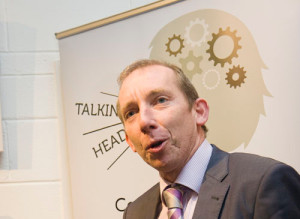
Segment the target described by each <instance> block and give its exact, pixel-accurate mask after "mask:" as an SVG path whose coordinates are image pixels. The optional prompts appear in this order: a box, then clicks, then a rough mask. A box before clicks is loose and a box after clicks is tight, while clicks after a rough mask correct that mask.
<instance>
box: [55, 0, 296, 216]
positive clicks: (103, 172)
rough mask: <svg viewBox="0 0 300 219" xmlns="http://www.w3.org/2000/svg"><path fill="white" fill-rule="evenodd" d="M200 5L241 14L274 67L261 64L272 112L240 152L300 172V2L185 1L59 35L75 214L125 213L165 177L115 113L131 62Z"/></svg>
mask: <svg viewBox="0 0 300 219" xmlns="http://www.w3.org/2000/svg"><path fill="white" fill-rule="evenodd" d="M201 9H216V10H221V11H223V12H226V13H229V14H231V15H233V16H235V17H236V18H237V19H239V20H240V21H241V22H242V23H243V24H244V25H245V26H246V27H247V28H248V30H249V32H250V33H251V34H252V36H253V38H254V41H255V43H256V45H257V49H258V52H259V54H260V56H261V58H262V60H263V61H264V63H265V64H266V66H267V67H268V68H267V69H263V70H262V77H263V81H264V83H265V86H266V88H267V90H268V91H269V92H270V94H271V95H272V97H268V96H264V97H263V102H264V107H265V115H266V116H262V115H261V116H260V117H259V122H258V124H257V128H256V130H255V132H254V134H253V136H252V138H251V140H250V142H249V144H248V146H247V147H246V148H245V147H244V146H245V145H244V144H241V145H240V146H239V147H237V148H236V149H235V151H245V152H250V153H255V154H260V155H263V156H268V157H272V158H275V159H278V160H280V161H283V162H285V163H288V164H290V165H291V166H293V167H295V168H296V169H297V170H298V172H299V171H300V162H299V154H300V147H299V145H298V144H299V142H300V135H299V134H298V131H299V130H300V116H299V112H300V101H299V100H300V97H299V96H300V86H299V85H300V82H299V81H300V74H299V73H300V72H299V69H300V62H299V57H300V43H299V42H298V40H299V39H300V28H299V27H300V2H299V1H297V0H288V1H271V0H269V1H266V0H265V1H258V0H256V1H234V0H227V1H224V0H222V1H221V0H212V1H199V0H186V1H182V2H179V3H176V4H174V5H171V6H167V7H164V8H161V9H157V10H154V11H151V12H147V13H144V14H142V15H138V16H134V17H131V18H128V19H125V20H122V21H119V22H115V23H112V24H109V25H106V26H103V27H100V28H97V29H94V30H90V31H88V32H84V33H81V34H77V35H74V36H71V37H67V38H64V39H61V40H60V41H59V46H60V57H61V83H62V95H63V102H64V111H65V121H66V130H67V131H66V133H67V142H68V151H69V159H70V167H71V173H70V175H71V187H72V199H73V209H74V217H75V219H82V218H89V219H96V218H121V217H122V212H121V211H119V210H123V209H124V208H125V207H126V205H127V203H128V202H130V201H133V200H134V199H135V198H136V197H138V196H139V195H140V194H142V193H143V192H144V191H146V189H148V188H150V187H151V186H152V185H153V184H155V183H156V182H157V181H158V174H157V172H156V171H155V170H153V169H152V168H150V167H148V166H147V165H146V164H144V162H143V161H142V160H141V159H140V158H139V157H138V155H137V154H134V153H133V152H132V151H131V150H130V149H128V150H126V148H127V144H126V142H125V141H124V132H123V131H122V129H123V127H122V125H120V124H118V123H120V120H119V119H118V118H117V117H116V115H115V113H114V109H115V103H116V100H117V98H116V96H114V95H118V86H117V82H116V78H117V76H118V74H119V72H120V71H121V70H122V69H123V68H124V67H125V66H126V65H128V64H129V63H131V62H132V61H135V60H136V59H141V58H149V56H150V51H151V48H149V45H150V43H151V41H152V40H153V38H154V37H155V35H156V34H157V33H158V32H159V31H160V30H161V29H162V28H163V27H164V26H165V25H167V24H168V23H170V22H172V21H173V20H175V19H177V18H179V17H181V16H183V15H186V14H188V13H190V12H193V11H196V10H201ZM251 58H252V57H249V62H250V61H251ZM220 98H221V97H220ZM208 102H209V100H208ZM98 104H100V106H98ZM220 110H222V109H221V108H220ZM220 123H222V121H220ZM112 125H113V126H112ZM105 127H107V128H105ZM102 128H103V129H102ZM99 129H101V130H99ZM210 132H211V133H213V130H212V129H211V128H210ZM230 137H231V138H234V133H233V135H232V136H230ZM211 143H214V142H211ZM99 145H100V146H99ZM218 146H219V147H221V148H222V145H218ZM93 148H94V149H93ZM225 149H226V148H225ZM125 150H126V151H125ZM95 151H97V152H95ZM124 151H125V152H124ZM123 152H124V153H123ZM122 153H123V154H122ZM120 155H121V156H120ZM119 156H120V158H119V159H118V160H117V158H118V157H119ZM115 161H116V162H115ZM114 162H115V163H114ZM118 209H119V210H118Z"/></svg>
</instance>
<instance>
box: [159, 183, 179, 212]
mask: <svg viewBox="0 0 300 219" xmlns="http://www.w3.org/2000/svg"><path fill="white" fill-rule="evenodd" d="M163 200H164V202H165V204H166V206H167V207H168V209H172V208H180V209H183V206H182V200H183V191H182V188H180V186H179V185H174V186H168V187H166V189H165V190H164V191H163Z"/></svg>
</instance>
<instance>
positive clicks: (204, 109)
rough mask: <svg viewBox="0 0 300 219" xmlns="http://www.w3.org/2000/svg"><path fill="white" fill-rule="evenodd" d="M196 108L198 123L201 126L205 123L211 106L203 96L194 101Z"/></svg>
mask: <svg viewBox="0 0 300 219" xmlns="http://www.w3.org/2000/svg"><path fill="white" fill-rule="evenodd" d="M194 109H195V111H196V121H197V124H198V125H200V126H203V125H205V123H206V122H207V120H208V116H209V107H208V104H207V102H206V101H205V100H204V99H202V98H198V99H197V100H196V101H195V103H194Z"/></svg>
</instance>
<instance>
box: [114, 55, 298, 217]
mask: <svg viewBox="0 0 300 219" xmlns="http://www.w3.org/2000/svg"><path fill="white" fill-rule="evenodd" d="M119 84H120V92H119V98H118V103H117V108H118V115H119V117H120V119H121V121H122V122H123V124H124V128H125V133H126V141H127V143H128V144H129V146H130V147H131V149H132V150H133V151H134V152H137V153H138V154H139V155H140V156H141V157H142V158H143V159H144V161H145V162H146V163H148V164H149V165H150V166H152V167H153V168H155V169H156V170H158V172H159V175H160V182H159V183H158V184H157V185H155V186H154V187H152V188H151V189H150V190H149V191H147V192H146V193H144V194H143V195H142V196H141V197H139V198H138V199H137V200H136V201H134V202H132V203H131V204H129V205H128V207H127V209H126V211H125V212H124V218H127V219H134V218H136V219H145V218H149V219H150V218H159V219H162V218H168V216H167V215H169V218H183V217H184V218H185V219H188V218H193V219H196V218H201V219H202V218H204V219H209V218H257V219H262V218H300V176H299V175H298V173H297V172H296V171H295V170H294V169H293V168H291V167H289V166H287V165H285V164H283V163H280V162H278V161H275V160H272V159H269V158H262V157H260V156H256V155H249V154H242V153H234V154H228V153H226V152H224V151H221V150H220V149H218V148H217V147H216V146H214V145H210V144H209V143H208V142H207V140H206V139H205V136H206V131H207V129H206V127H205V123H206V122H207V120H208V115H209V107H208V105H207V103H206V101H205V100H204V99H202V98H199V97H198V94H197V92H196V90H195V88H194V87H193V85H192V84H191V82H190V81H189V80H188V79H187V78H186V77H185V75H184V74H183V72H182V71H181V69H179V68H178V67H176V66H173V65H170V64H167V63H162V62H159V61H155V60H140V61H137V62H135V63H133V64H131V65H130V66H128V67H127V68H126V69H125V70H124V71H123V72H122V73H121V75H120V77H119ZM179 187H180V188H179ZM169 188H171V190H169ZM178 188H179V189H178ZM164 190H166V192H165V191H164ZM178 191H179V192H178ZM166 193H168V194H166ZM170 194H171V196H170ZM174 195H175V196H176V197H177V195H179V196H180V198H179V196H178V198H177V199H176V200H177V204H178V206H177V205H176V206H171V207H170V206H169V203H168V202H169V200H171V202H173V201H174V200H175V199H174ZM181 195H183V196H181ZM178 200H179V201H178ZM167 206H168V207H167ZM168 208H169V209H168ZM171 214H178V215H177V216H176V217H175V216H174V215H173V216H171Z"/></svg>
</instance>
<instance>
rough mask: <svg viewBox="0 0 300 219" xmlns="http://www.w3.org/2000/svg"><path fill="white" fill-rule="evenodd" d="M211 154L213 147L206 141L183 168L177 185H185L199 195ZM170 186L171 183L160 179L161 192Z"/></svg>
mask: <svg viewBox="0 0 300 219" xmlns="http://www.w3.org/2000/svg"><path fill="white" fill-rule="evenodd" d="M211 154H212V146H211V145H210V144H209V142H208V141H207V140H206V139H205V140H204V141H203V142H202V144H201V145H200V147H199V148H198V149H197V151H196V152H195V154H194V155H193V156H192V157H191V159H190V160H189V161H188V162H187V164H186V165H185V166H184V167H183V169H182V171H181V172H180V174H179V176H178V177H177V179H176V180H175V183H178V184H181V185H184V186H186V187H188V188H190V189H191V190H193V191H195V192H196V193H197V194H198V193H199V191H200V187H201V184H202V181H203V177H204V174H205V171H206V169H207V165H208V162H209V160H210V157H211ZM169 184H170V182H168V181H166V180H164V179H163V178H162V177H160V192H161V193H162V191H163V190H164V189H165V187H166V186H168V185H169Z"/></svg>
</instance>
